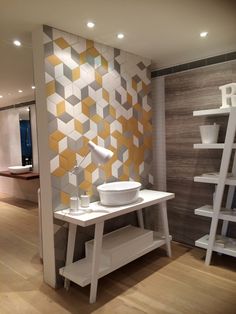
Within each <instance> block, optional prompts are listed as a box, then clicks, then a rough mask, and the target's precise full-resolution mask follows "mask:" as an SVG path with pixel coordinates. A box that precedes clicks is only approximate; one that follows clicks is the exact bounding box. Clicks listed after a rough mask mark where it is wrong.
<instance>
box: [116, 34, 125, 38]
mask: <svg viewBox="0 0 236 314" xmlns="http://www.w3.org/2000/svg"><path fill="white" fill-rule="evenodd" d="M124 37H125V35H124V34H122V33H119V34H117V38H119V39H122V38H124Z"/></svg>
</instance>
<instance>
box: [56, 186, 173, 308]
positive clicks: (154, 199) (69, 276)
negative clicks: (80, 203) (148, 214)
mask: <svg viewBox="0 0 236 314" xmlns="http://www.w3.org/2000/svg"><path fill="white" fill-rule="evenodd" d="M172 198H174V194H173V193H167V192H160V191H153V190H141V191H140V197H139V199H138V200H137V201H136V202H135V203H132V204H129V205H123V206H115V207H109V206H103V205H101V204H100V202H94V203H91V204H90V210H91V212H85V213H83V212H82V213H70V210H69V209H64V210H60V211H56V212H55V213H54V216H55V218H57V219H60V220H63V221H66V222H68V223H69V233H68V243H67V256H66V263H65V267H62V268H61V269H60V274H61V275H62V276H64V277H65V288H66V289H69V285H70V281H73V282H75V283H77V284H78V285H80V286H82V287H83V286H86V285H88V284H91V288H90V303H94V302H95V301H96V296H97V285H98V279H99V278H101V277H103V276H105V275H107V274H109V273H110V272H112V271H114V270H115V269H118V268H119V267H121V266H123V265H125V264H127V263H129V262H131V261H133V260H135V259H136V258H138V257H140V256H142V255H144V254H146V253H148V252H150V251H152V250H154V249H156V248H158V247H160V246H162V245H164V244H165V245H166V250H167V255H168V256H169V257H170V256H171V247H170V241H171V236H170V235H169V227H168V219H167V209H166V201H167V200H169V199H172ZM159 203H160V218H161V226H162V229H163V234H161V233H159V232H154V234H153V240H152V243H151V244H149V245H148V246H146V247H145V248H142V249H141V250H140V251H138V252H136V253H135V254H132V250H131V252H130V251H129V252H130V253H129V256H126V257H125V259H123V260H119V262H117V263H115V264H112V265H108V264H106V263H103V261H101V259H102V258H101V254H102V243H103V228H104V222H105V221H106V220H108V219H111V218H115V217H118V216H121V215H124V214H127V213H130V212H133V211H137V216H138V221H139V227H140V228H141V229H142V230H143V232H144V223H143V215H142V208H144V207H148V206H152V205H155V204H159ZM77 225H78V226H82V227H86V226H90V225H95V236H94V241H93V245H92V254H91V259H89V258H88V257H85V258H83V259H80V260H79V261H77V262H74V263H73V255H74V247H75V236H76V229H77ZM134 228H135V227H134ZM136 229H138V228H136ZM140 231H141V230H140ZM122 232H123V231H122ZM141 232H142V231H141ZM112 236H113V235H112ZM105 237H106V235H105V236H104V239H105ZM90 242H91V241H90Z"/></svg>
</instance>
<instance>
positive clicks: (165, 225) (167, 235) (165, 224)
mask: <svg viewBox="0 0 236 314" xmlns="http://www.w3.org/2000/svg"><path fill="white" fill-rule="evenodd" d="M160 212H161V220H162V225H163V231H164V236H165V241H166V251H167V255H168V256H169V257H171V247H170V233H169V226H168V218H167V208H166V202H162V203H161V204H160Z"/></svg>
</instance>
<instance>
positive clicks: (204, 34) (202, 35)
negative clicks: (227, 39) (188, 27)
mask: <svg viewBox="0 0 236 314" xmlns="http://www.w3.org/2000/svg"><path fill="white" fill-rule="evenodd" d="M207 35H208V32H201V33H200V37H202V38H205V37H207Z"/></svg>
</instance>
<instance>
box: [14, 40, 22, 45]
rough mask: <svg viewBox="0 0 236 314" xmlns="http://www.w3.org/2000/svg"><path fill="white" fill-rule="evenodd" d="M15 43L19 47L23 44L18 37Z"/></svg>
mask: <svg viewBox="0 0 236 314" xmlns="http://www.w3.org/2000/svg"><path fill="white" fill-rule="evenodd" d="M13 44H14V45H15V46H17V47H20V46H21V42H20V41H19V40H18V39H16V40H14V41H13Z"/></svg>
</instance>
